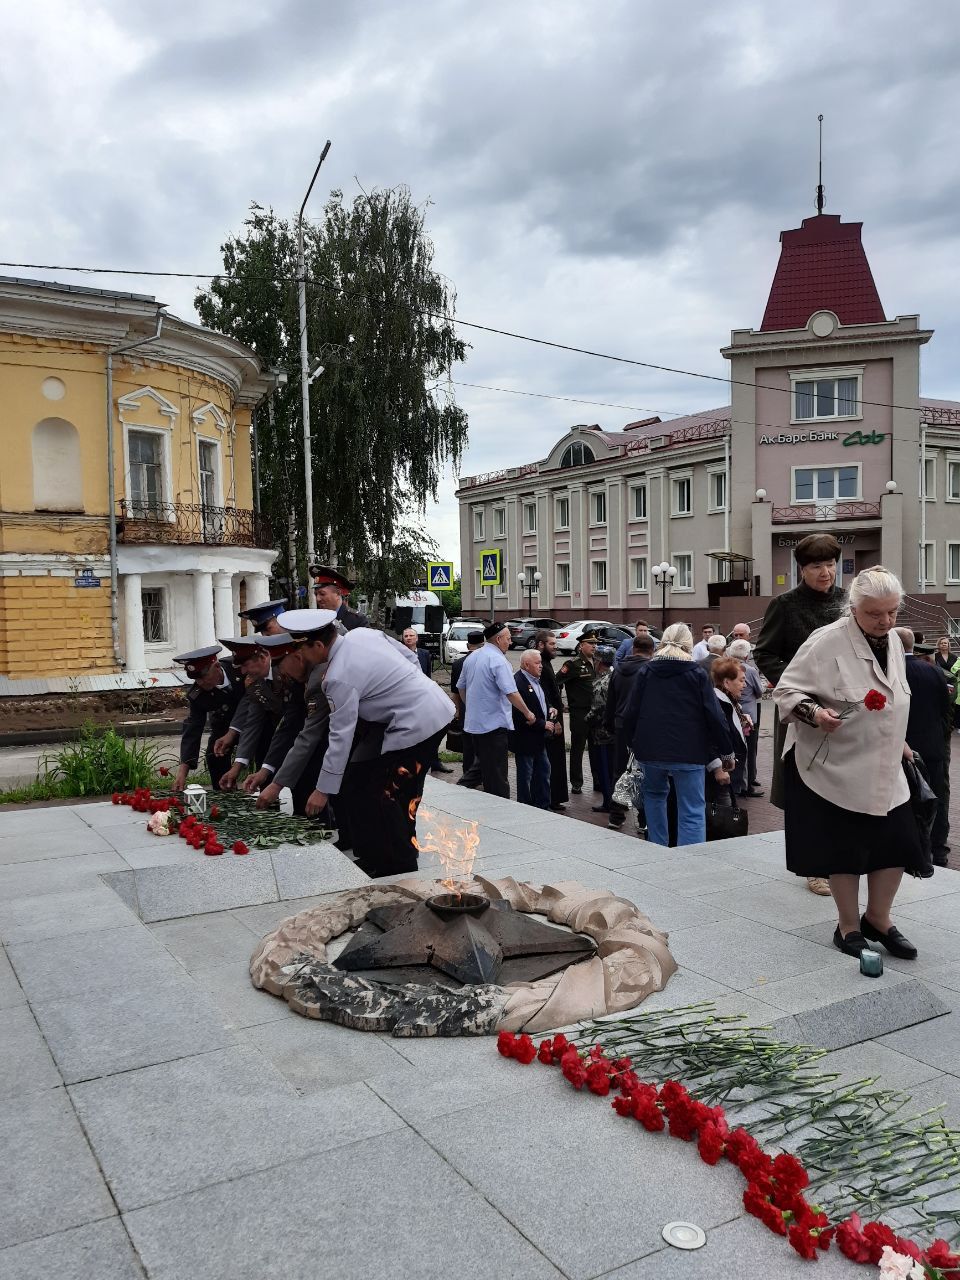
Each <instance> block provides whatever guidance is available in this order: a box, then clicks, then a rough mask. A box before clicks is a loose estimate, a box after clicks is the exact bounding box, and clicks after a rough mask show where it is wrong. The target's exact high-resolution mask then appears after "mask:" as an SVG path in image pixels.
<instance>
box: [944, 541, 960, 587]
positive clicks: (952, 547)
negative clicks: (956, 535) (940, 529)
mask: <svg viewBox="0 0 960 1280" xmlns="http://www.w3.org/2000/svg"><path fill="white" fill-rule="evenodd" d="M951 551H953V552H954V553H955V555H956V557H957V566H956V567H957V571H956V573H951V572H950V570H951V564H950V553H951ZM944 581H946V582H949V583H957V582H960V542H948V543H946V555H945V557H944Z"/></svg>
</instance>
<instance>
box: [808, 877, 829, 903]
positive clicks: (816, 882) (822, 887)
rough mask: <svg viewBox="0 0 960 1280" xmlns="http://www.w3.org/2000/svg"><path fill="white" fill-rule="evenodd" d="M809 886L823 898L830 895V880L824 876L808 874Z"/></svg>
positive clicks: (811, 890)
mask: <svg viewBox="0 0 960 1280" xmlns="http://www.w3.org/2000/svg"><path fill="white" fill-rule="evenodd" d="M807 888H808V889H809V890H810V892H811V893H818V894H819V895H820V897H821V898H829V897H830V881H829V880H825V879H824V878H823V876H807Z"/></svg>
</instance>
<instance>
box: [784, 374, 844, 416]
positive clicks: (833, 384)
mask: <svg viewBox="0 0 960 1280" xmlns="http://www.w3.org/2000/svg"><path fill="white" fill-rule="evenodd" d="M791 381H792V383H793V418H794V421H795V422H809V421H811V420H816V419H822V418H859V417H860V375H859V374H858V373H854V374H847V375H843V376H838V377H830V378H798V377H794V376H792V375H791Z"/></svg>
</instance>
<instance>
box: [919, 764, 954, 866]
mask: <svg viewBox="0 0 960 1280" xmlns="http://www.w3.org/2000/svg"><path fill="white" fill-rule="evenodd" d="M923 763H924V764H925V765H926V766H927V773H928V774H929V775H930V787H931V789H932V791H933V793H934V795H935V796H936V797H937V815H936V817H935V818H934V820H933V827H932V828H931V830H930V845H931V848H932V849H933V852H934V853H936V852H937V850H938V849H942V848H943V846H944V845H945V844H946V843H947V837H948V836H949V835H950V761H949V759H945V758H944V757H943V756H935V757H933V758H932V759H929V760H928V759H927V757H926V756H924V759H923Z"/></svg>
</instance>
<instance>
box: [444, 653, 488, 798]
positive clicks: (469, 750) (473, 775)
mask: <svg viewBox="0 0 960 1280" xmlns="http://www.w3.org/2000/svg"><path fill="white" fill-rule="evenodd" d="M482 648H483V632H482V631H468V632H467V652H466V653H465V654H464V655H463V657H462V658H457V660H456V662H454V664H453V665H452V666H451V668H450V692H451V693H452V694H453V701H454V703H455V704H456V708H457V727H458V728H459V730H460V736H461V737H462V738H463V775H462V777H461V778H460V779H459V780H458V782H457V786H458V787H468V788H469V789H470V790H471V791H476V789H477V787H479V786H480V783H481V782H482V781H483V779H482V778H481V776H480V766H479V764H478V763H477V753H476V751H475V750H474V746H473V739H472V738H471V737H470V735H469V733H467V732H466V730H465V729H464V727H463V721H464V716H465V714H466V706H465V704H464V701H463V698H462V697H461V696H460V690H459V689H458V688H457V681H458V680H459V679H460V673H461V672H462V671H463V664H464V663H465V662H466V660H467V659H468V658H469V657H470V655H471V653H476V652H477V650H478V649H482Z"/></svg>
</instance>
